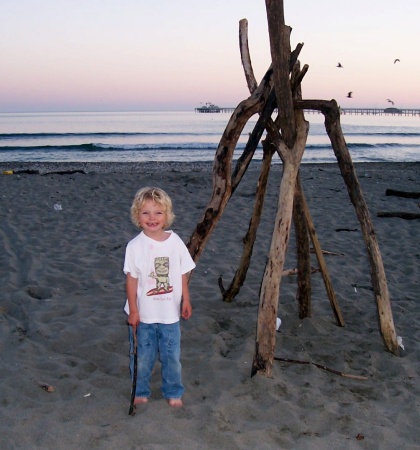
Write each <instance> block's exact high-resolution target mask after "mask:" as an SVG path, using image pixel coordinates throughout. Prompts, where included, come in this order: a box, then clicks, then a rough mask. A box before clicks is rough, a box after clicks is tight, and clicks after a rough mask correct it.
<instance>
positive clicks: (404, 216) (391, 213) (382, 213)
mask: <svg viewBox="0 0 420 450" xmlns="http://www.w3.org/2000/svg"><path fill="white" fill-rule="evenodd" d="M376 215H377V216H378V217H398V218H400V219H405V220H414V219H420V214H419V213H410V212H404V211H389V212H386V211H378V212H377V213H376Z"/></svg>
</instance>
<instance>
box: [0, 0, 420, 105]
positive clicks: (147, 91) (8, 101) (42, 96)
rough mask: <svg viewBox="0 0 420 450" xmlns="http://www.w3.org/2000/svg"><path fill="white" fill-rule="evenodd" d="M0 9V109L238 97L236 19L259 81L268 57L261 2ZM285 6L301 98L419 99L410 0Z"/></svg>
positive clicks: (15, 4)
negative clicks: (244, 26) (243, 24)
mask: <svg viewBox="0 0 420 450" xmlns="http://www.w3.org/2000/svg"><path fill="white" fill-rule="evenodd" d="M0 14H1V17H2V27H1V29H0V60H1V61H2V70H1V71H0V112H17V111H100V110H107V111H112V110H113V111H118V110H119V111H123V110H191V109H193V108H194V107H196V106H199V105H200V103H205V102H209V101H211V102H213V103H216V104H219V105H220V106H236V105H237V104H238V103H239V102H240V101H241V100H242V99H244V98H245V97H247V96H248V91H247V87H246V83H245V78H244V76H243V72H242V67H241V62H240V54H239V47H238V23H239V20H240V19H242V18H247V19H248V21H249V41H250V48H251V56H252V60H253V65H254V71H255V74H256V76H257V78H258V79H260V78H261V77H262V76H263V74H264V72H265V70H266V69H267V68H268V66H269V64H270V54H269V44H268V33H267V20H266V12H265V2H264V1H263V0H229V1H228V2H226V1H222V0H213V1H212V2H197V1H195V0H180V1H178V2H173V1H169V0H166V1H162V2H150V1H146V0H126V1H124V2H120V1H117V0H90V1H89V2H86V1H82V0H75V1H69V0H55V1H52V0H51V1H50V0H42V1H41V0H20V1H12V0H5V1H3V2H1V4H0ZM285 15H286V23H287V24H289V25H290V26H291V27H292V28H293V32H292V39H291V42H292V47H294V46H295V45H296V44H297V43H298V42H304V44H305V45H304V47H303V50H302V52H301V56H300V61H301V63H302V64H309V72H308V74H307V75H306V77H305V79H304V82H303V96H304V98H324V99H331V98H335V99H336V100H337V101H338V102H339V104H340V105H341V106H342V107H360V106H366V107H375V108H382V107H387V106H389V103H388V102H387V101H386V99H388V98H389V99H392V100H393V101H394V103H395V106H398V107H401V108H420V90H419V88H418V79H419V75H420V57H419V55H418V50H417V48H416V46H417V45H418V42H420V31H419V27H418V23H417V22H418V18H419V17H420V7H419V2H418V1H417V0H406V1H405V2H404V3H400V4H396V3H395V2H391V1H389V0H370V1H369V2H366V1H361V0H355V1H353V2H336V3H331V2H330V0H328V1H327V0H323V1H319V2H316V3H314V2H311V1H309V0H302V1H300V2H296V1H294V2H293V1H292V0H289V1H287V0H285ZM395 58H399V59H400V62H398V63H396V64H394V59H395ZM338 61H340V62H341V63H342V65H343V66H344V68H343V69H338V68H337V67H336V65H337V62H338ZM348 91H353V93H354V94H353V97H354V98H353V99H348V98H347V97H346V95H347V92H348Z"/></svg>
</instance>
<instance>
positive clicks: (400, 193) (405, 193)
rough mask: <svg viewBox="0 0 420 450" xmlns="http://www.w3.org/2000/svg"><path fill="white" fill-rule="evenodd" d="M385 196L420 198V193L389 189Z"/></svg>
mask: <svg viewBox="0 0 420 450" xmlns="http://www.w3.org/2000/svg"><path fill="white" fill-rule="evenodd" d="M385 195H386V196H387V197H388V196H390V195H395V196H396V197H404V198H420V192H416V191H398V190H396V189H387V190H386V191H385Z"/></svg>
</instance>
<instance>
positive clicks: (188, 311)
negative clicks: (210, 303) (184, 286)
mask: <svg viewBox="0 0 420 450" xmlns="http://www.w3.org/2000/svg"><path fill="white" fill-rule="evenodd" d="M181 315H182V318H183V319H185V320H188V319H189V318H190V317H191V316H192V306H191V302H190V301H189V300H188V301H185V300H183V302H182V311H181Z"/></svg>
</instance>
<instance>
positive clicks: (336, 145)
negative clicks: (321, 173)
mask: <svg viewBox="0 0 420 450" xmlns="http://www.w3.org/2000/svg"><path fill="white" fill-rule="evenodd" d="M295 107H296V108H302V109H315V110H317V111H321V112H322V114H323V115H324V118H325V128H326V130H327V133H328V136H329V138H330V141H331V144H332V147H333V150H334V154H335V156H336V158H337V162H338V166H339V168H340V172H341V175H342V177H343V179H344V182H345V184H346V186H347V191H348V193H349V197H350V200H351V202H352V204H353V207H354V208H355V211H356V215H357V218H358V219H359V222H360V225H361V229H362V235H363V239H364V241H365V245H366V248H367V253H368V258H369V263H370V269H371V270H370V276H371V280H372V286H373V291H374V294H375V298H376V304H377V308H378V316H379V324H380V329H381V333H382V337H383V339H384V342H385V345H386V347H387V348H388V350H389V351H391V352H392V353H393V354H394V355H398V354H399V347H398V343H397V334H396V332H395V325H394V319H393V316H392V309H391V301H390V297H389V292H388V284H387V281H386V275H385V269H384V264H383V261H382V256H381V252H380V250H379V244H378V240H377V238H376V233H375V230H374V228H373V224H372V220H371V218H370V214H369V210H368V207H367V204H366V201H365V199H364V196H363V192H362V188H361V186H360V183H359V180H358V178H357V175H356V170H355V168H354V165H353V162H352V160H351V156H350V152H349V150H348V148H347V144H346V141H345V139H344V136H343V131H342V129H341V123H340V108H339V107H338V105H337V102H336V101H335V100H331V101H326V100H303V101H296V102H295Z"/></svg>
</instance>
